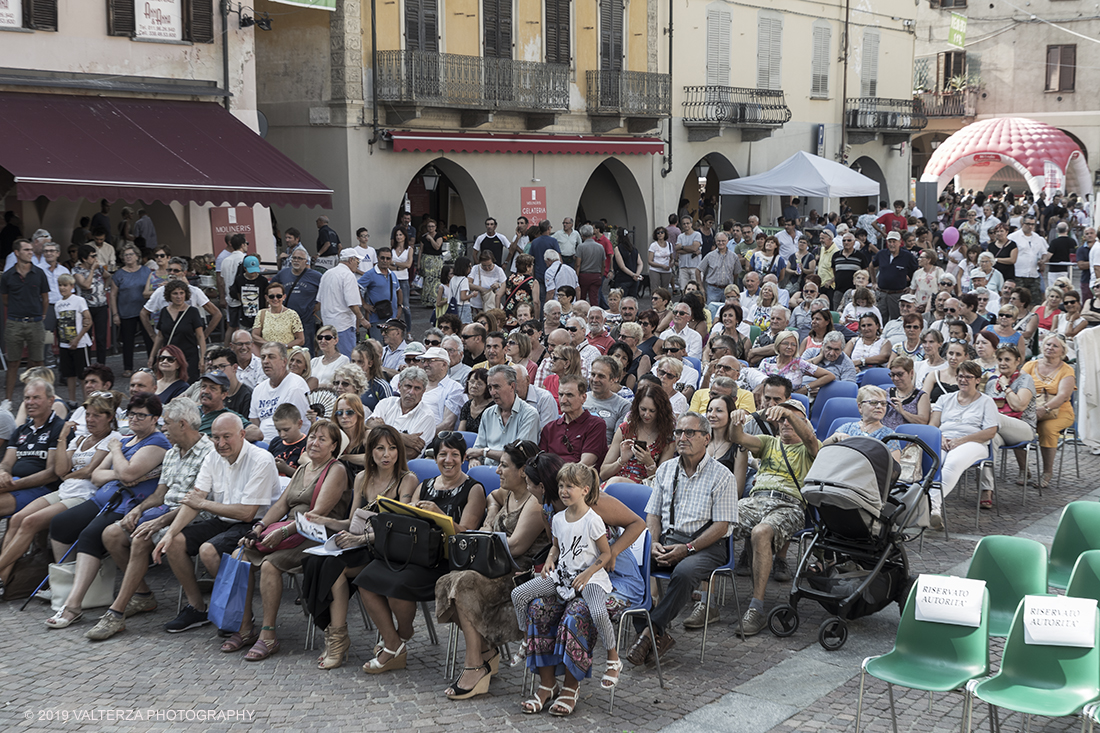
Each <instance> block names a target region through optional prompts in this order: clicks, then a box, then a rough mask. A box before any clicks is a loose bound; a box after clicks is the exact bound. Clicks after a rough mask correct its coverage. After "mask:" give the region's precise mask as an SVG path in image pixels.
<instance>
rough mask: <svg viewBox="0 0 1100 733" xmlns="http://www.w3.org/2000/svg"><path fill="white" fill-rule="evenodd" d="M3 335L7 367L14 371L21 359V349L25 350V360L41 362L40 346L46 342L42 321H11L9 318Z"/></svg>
mask: <svg viewBox="0 0 1100 733" xmlns="http://www.w3.org/2000/svg"><path fill="white" fill-rule="evenodd" d="M6 328H7V330H6V332H5V333H4V350H5V351H6V352H7V356H8V365H9V367H10V368H12V369H14V368H15V367H16V366H18V365H19V362H20V360H21V359H22V358H23V349H24V347H25V348H26V349H27V359H28V360H29V361H31V362H34V363H41V362H42V346H43V344H44V343H45V341H46V329H45V327H44V326H43V325H42V321H13V320H11V319H10V318H9V319H8V322H7V324H6Z"/></svg>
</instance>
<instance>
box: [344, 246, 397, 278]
mask: <svg viewBox="0 0 1100 733" xmlns="http://www.w3.org/2000/svg"><path fill="white" fill-rule="evenodd" d="M352 249H354V250H355V251H356V252H358V253H359V272H361V273H363V274H366V273H368V272H370V271H371V270H373V269H374V266H375V265H376V264H378V253H377V252H375V250H374V247H359V246H355V247H352ZM406 251H408V250H407V249H406ZM399 279H400V278H399Z"/></svg>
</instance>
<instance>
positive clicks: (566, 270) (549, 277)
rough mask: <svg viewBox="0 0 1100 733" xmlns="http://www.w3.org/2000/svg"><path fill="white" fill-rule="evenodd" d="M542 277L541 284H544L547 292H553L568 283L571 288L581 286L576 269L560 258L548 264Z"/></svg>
mask: <svg viewBox="0 0 1100 733" xmlns="http://www.w3.org/2000/svg"><path fill="white" fill-rule="evenodd" d="M542 279H543V284H544V285H546V292H547V293H553V292H554V291H555V290H557V289H558V288H560V287H562V286H563V285H568V286H569V287H571V288H579V287H580V286H581V281H580V280H578V279H577V271H576V270H574V269H573V268H572V267H570V266H569V265H567V264H565V263H564V262H562V261H561V260H558V261H557V262H555V263H554V264H552V265H550V266H548V267H547V268H546V274H545V275H544V276H543V278H542Z"/></svg>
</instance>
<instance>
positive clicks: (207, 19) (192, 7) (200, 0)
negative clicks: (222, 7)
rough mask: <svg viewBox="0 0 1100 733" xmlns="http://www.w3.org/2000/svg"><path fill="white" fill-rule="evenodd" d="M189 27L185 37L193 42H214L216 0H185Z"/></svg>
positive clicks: (186, 29)
mask: <svg viewBox="0 0 1100 733" xmlns="http://www.w3.org/2000/svg"><path fill="white" fill-rule="evenodd" d="M184 7H185V8H186V10H187V14H186V15H187V27H186V28H185V29H184V34H183V37H184V38H185V39H186V40H188V41H191V42H192V43H213V42H214V0H184Z"/></svg>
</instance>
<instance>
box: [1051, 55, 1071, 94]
mask: <svg viewBox="0 0 1100 733" xmlns="http://www.w3.org/2000/svg"><path fill="white" fill-rule="evenodd" d="M1076 82H1077V46H1076V44H1070V45H1066V46H1047V91H1048V92H1072V91H1073V89H1074V86H1075V84H1076Z"/></svg>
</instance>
